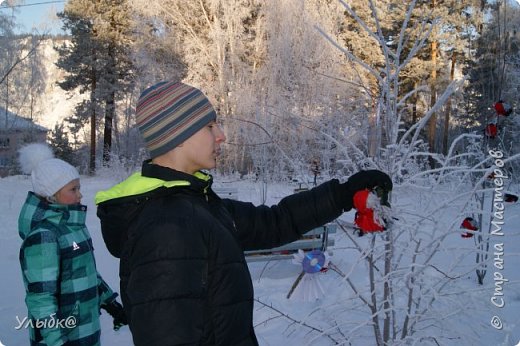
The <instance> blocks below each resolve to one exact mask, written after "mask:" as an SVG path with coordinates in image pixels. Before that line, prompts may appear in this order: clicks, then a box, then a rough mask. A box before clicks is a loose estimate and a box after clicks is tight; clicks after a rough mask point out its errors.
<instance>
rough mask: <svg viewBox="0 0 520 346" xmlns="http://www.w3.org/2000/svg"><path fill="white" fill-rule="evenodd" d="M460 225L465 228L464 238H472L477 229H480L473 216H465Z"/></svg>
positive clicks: (462, 235)
mask: <svg viewBox="0 0 520 346" xmlns="http://www.w3.org/2000/svg"><path fill="white" fill-rule="evenodd" d="M460 227H461V228H462V229H463V230H464V232H463V233H462V234H461V237H462V238H471V237H473V235H474V233H475V231H478V227H477V223H476V221H475V220H474V219H473V218H472V217H467V218H465V219H464V221H462V224H461V225H460Z"/></svg>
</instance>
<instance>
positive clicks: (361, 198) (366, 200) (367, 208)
mask: <svg viewBox="0 0 520 346" xmlns="http://www.w3.org/2000/svg"><path fill="white" fill-rule="evenodd" d="M374 201H377V203H379V198H378V197H377V195H375V194H374V193H372V192H371V191H370V190H367V189H365V190H360V191H358V192H356V193H355V194H354V198H353V202H354V208H355V209H356V210H357V212H356V216H355V218H354V223H355V224H356V225H357V226H358V227H359V229H361V231H362V232H363V233H372V232H381V231H384V230H385V226H384V225H381V224H380V223H379V222H378V221H377V219H376V215H374V209H373V208H371V204H372V203H374Z"/></svg>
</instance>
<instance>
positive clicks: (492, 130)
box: [484, 123, 498, 139]
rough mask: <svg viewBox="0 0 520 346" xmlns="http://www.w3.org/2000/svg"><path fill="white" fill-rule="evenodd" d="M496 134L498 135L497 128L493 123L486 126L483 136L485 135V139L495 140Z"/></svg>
mask: <svg viewBox="0 0 520 346" xmlns="http://www.w3.org/2000/svg"><path fill="white" fill-rule="evenodd" d="M497 133H498V128H497V125H496V124H493V123H490V124H488V125H487V126H486V129H485V130H484V134H485V135H486V137H488V138H491V139H493V138H495V137H496V136H497Z"/></svg>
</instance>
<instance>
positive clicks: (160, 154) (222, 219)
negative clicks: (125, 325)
mask: <svg viewBox="0 0 520 346" xmlns="http://www.w3.org/2000/svg"><path fill="white" fill-rule="evenodd" d="M216 117H217V116H216V113H215V110H214V109H213V107H212V105H211V104H210V102H209V101H208V99H207V98H206V97H205V96H204V94H203V93H202V92H201V91H200V90H198V89H196V88H194V87H191V86H189V85H186V84H183V83H179V82H161V83H159V84H156V85H154V86H152V87H150V88H148V89H146V90H145V91H144V92H143V93H142V94H141V96H140V98H139V101H138V103H137V109H136V119H137V125H138V127H139V130H140V132H141V135H142V136H143V139H144V142H145V144H146V147H147V149H148V151H149V153H150V156H151V160H147V161H145V162H144V163H143V168H142V171H141V172H140V173H135V174H134V175H132V176H131V177H130V178H128V179H127V180H125V181H124V182H122V183H120V184H118V185H116V186H114V187H113V188H111V189H109V190H107V191H102V192H99V193H98V194H97V195H96V203H97V204H98V216H99V218H100V219H101V225H102V230H103V237H104V239H105V242H106V244H107V247H108V249H109V250H110V252H111V253H112V254H113V255H114V256H116V257H119V258H121V264H120V278H121V295H122V299H123V305H124V306H125V309H126V312H127V316H128V319H129V325H130V329H131V331H132V336H133V340H134V343H135V344H136V345H154V346H160V345H224V346H232V345H240V346H246V345H247V346H249V345H258V342H257V339H256V336H255V333H254V330H253V285H252V282H251V277H250V274H249V270H248V267H247V264H246V261H245V258H244V253H243V252H244V250H253V249H265V248H272V247H275V246H280V245H282V244H285V243H288V242H291V241H294V240H296V239H298V238H300V237H301V235H302V234H303V233H305V232H307V231H309V230H311V229H313V228H315V227H318V226H321V225H323V224H325V223H327V222H329V221H332V220H334V219H335V218H337V217H338V216H339V215H340V214H341V213H342V212H343V211H346V210H350V209H351V208H352V197H353V195H354V193H355V192H356V191H358V190H361V189H365V188H374V187H376V186H378V187H380V188H383V189H384V190H386V191H390V190H391V189H392V181H391V180H390V178H389V177H388V176H387V175H386V174H385V173H383V172H380V171H376V170H372V171H362V172H359V173H356V174H354V175H353V176H352V177H350V179H349V180H348V181H347V182H346V183H344V184H340V183H339V182H338V180H336V179H333V180H330V181H328V182H326V183H324V184H321V185H319V186H317V187H315V188H313V189H312V190H309V191H305V192H301V193H298V194H295V195H291V196H288V197H286V198H284V199H282V200H281V201H280V203H278V204H277V205H275V206H272V207H266V206H254V205H253V204H251V203H245V202H239V201H234V200H228V199H221V198H219V197H218V196H217V195H216V194H215V193H214V192H213V190H212V189H211V184H212V177H211V176H210V175H208V174H206V173H203V172H202V171H201V170H203V169H212V168H215V162H216V159H217V157H218V155H219V154H220V145H221V144H222V143H224V142H225V140H226V137H225V135H224V133H223V132H222V130H221V128H220V127H219V126H218V125H217V124H216V122H215V121H216Z"/></svg>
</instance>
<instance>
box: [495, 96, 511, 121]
mask: <svg viewBox="0 0 520 346" xmlns="http://www.w3.org/2000/svg"><path fill="white" fill-rule="evenodd" d="M493 108H495V111H496V112H497V114H498V115H503V116H505V117H507V116H509V115H510V114H511V113H512V112H513V108H511V106H510V105H509V104H507V103H505V102H504V101H502V100H500V101H498V102H495V104H493Z"/></svg>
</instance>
